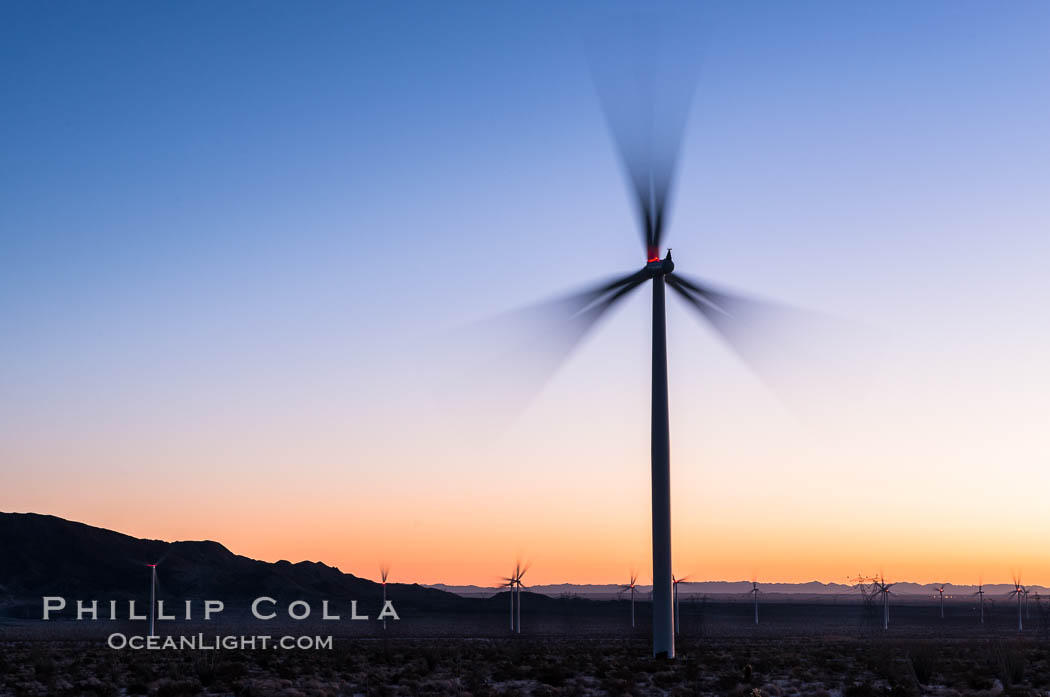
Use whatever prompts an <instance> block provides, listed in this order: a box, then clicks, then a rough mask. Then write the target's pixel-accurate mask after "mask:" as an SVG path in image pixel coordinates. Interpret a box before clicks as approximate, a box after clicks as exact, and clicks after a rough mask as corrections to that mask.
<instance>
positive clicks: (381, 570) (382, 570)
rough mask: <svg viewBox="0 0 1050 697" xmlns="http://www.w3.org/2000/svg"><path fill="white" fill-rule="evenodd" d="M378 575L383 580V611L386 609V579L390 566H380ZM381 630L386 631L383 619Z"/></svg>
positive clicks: (384, 619)
mask: <svg viewBox="0 0 1050 697" xmlns="http://www.w3.org/2000/svg"><path fill="white" fill-rule="evenodd" d="M379 575H380V576H382V578H383V609H384V610H385V609H386V579H387V576H389V575H390V565H389V564H380V565H379ZM383 629H386V618H385V617H384V618H383Z"/></svg>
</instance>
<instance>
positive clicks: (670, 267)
mask: <svg viewBox="0 0 1050 697" xmlns="http://www.w3.org/2000/svg"><path fill="white" fill-rule="evenodd" d="M645 271H646V272H647V273H648V274H649V277H650V278H655V277H657V276H664V275H666V274H669V273H671V272H672V271H674V261H672V259H671V250H670V249H668V250H667V256H665V257H664V258H663V259H661V258H660V255H659V252H657V253H655V254H653V253H650V255H649V261H648V262H647V263H646V265H645Z"/></svg>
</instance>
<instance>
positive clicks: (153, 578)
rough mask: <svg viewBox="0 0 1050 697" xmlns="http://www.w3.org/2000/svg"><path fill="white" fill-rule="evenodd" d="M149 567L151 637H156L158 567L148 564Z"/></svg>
mask: <svg viewBox="0 0 1050 697" xmlns="http://www.w3.org/2000/svg"><path fill="white" fill-rule="evenodd" d="M146 566H148V567H149V571H150V574H149V635H150V636H156V635H157V634H156V632H154V631H153V629H154V622H155V621H156V616H157V565H156V564H146Z"/></svg>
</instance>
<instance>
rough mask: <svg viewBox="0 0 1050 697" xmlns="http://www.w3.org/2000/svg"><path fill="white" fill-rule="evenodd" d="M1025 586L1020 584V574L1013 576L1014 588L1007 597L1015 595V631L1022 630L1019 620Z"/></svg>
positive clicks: (1022, 626) (1022, 625) (1022, 624)
mask: <svg viewBox="0 0 1050 697" xmlns="http://www.w3.org/2000/svg"><path fill="white" fill-rule="evenodd" d="M1024 593H1025V587H1024V586H1022V585H1021V576H1020V575H1015V576H1014V589H1013V590H1012V591H1010V595H1009V596H1008V597H1011V598H1012V597H1014V596H1016V597H1017V631H1018V632H1023V631H1024V623H1023V622H1022V621H1021V599H1022V598H1023V597H1024Z"/></svg>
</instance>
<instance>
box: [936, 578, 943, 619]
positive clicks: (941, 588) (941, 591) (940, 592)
mask: <svg viewBox="0 0 1050 697" xmlns="http://www.w3.org/2000/svg"><path fill="white" fill-rule="evenodd" d="M944 586H945V584H943V583H942V584H941V585H940V586H939V587H938V588H934V590H935V591H937V593H939V594H940V598H941V619H942V620H943V619H944Z"/></svg>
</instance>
